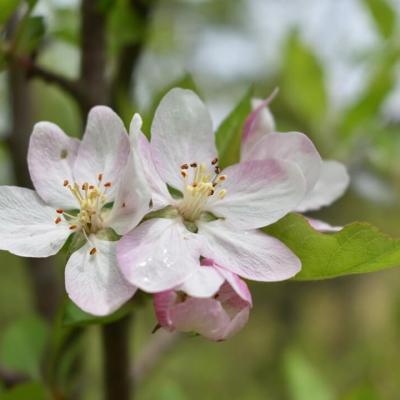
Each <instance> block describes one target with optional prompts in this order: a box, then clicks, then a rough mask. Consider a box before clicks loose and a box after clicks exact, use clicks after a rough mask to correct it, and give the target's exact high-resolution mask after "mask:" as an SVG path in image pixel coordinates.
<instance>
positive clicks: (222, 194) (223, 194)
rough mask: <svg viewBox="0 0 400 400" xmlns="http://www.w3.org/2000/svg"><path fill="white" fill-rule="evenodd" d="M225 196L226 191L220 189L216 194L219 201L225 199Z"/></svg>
mask: <svg viewBox="0 0 400 400" xmlns="http://www.w3.org/2000/svg"><path fill="white" fill-rule="evenodd" d="M225 195H226V190H225V189H222V190H221V191H220V192H219V193H218V196H219V198H220V199H223V198H224V197H225Z"/></svg>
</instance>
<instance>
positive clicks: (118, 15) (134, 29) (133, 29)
mask: <svg viewBox="0 0 400 400" xmlns="http://www.w3.org/2000/svg"><path fill="white" fill-rule="evenodd" d="M114 3H115V4H114V5H113V7H112V9H111V10H110V12H109V19H108V30H109V32H110V38H111V39H112V42H111V46H112V49H113V50H114V51H115V50H118V49H120V48H121V47H123V46H126V45H127V44H131V43H135V42H137V41H139V40H142V39H143V35H144V32H145V29H144V28H145V27H144V22H143V21H142V20H141V19H140V18H139V17H138V16H137V14H136V13H135V11H134V8H133V7H132V5H131V2H130V1H129V0H118V1H116V2H114Z"/></svg>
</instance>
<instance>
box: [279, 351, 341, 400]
mask: <svg viewBox="0 0 400 400" xmlns="http://www.w3.org/2000/svg"><path fill="white" fill-rule="evenodd" d="M284 371H285V376H286V379H287V383H288V390H289V393H290V399H291V400H333V399H334V398H335V396H334V395H333V393H332V389H330V388H329V387H328V386H327V384H326V383H325V381H324V380H323V379H322V377H321V376H320V375H319V373H318V371H317V370H316V369H314V368H313V366H312V365H311V364H310V363H309V362H308V361H307V360H306V359H305V358H304V356H303V355H302V354H301V353H299V352H296V351H294V350H290V351H288V352H286V354H285V357H284Z"/></svg>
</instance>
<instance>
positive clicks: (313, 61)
mask: <svg viewBox="0 0 400 400" xmlns="http://www.w3.org/2000/svg"><path fill="white" fill-rule="evenodd" d="M281 93H282V97H283V98H284V100H285V101H286V103H287V104H288V105H289V106H290V108H291V109H292V110H293V112H294V113H295V114H296V115H297V116H298V118H301V119H302V120H303V121H305V122H306V123H307V124H310V123H316V128H318V127H319V126H320V125H321V124H322V123H323V121H324V119H325V116H326V112H327V107H328V97H327V93H326V88H325V81H324V71H323V68H322V65H321V63H320V61H319V60H318V59H317V57H316V56H315V54H314V53H313V52H312V50H311V49H310V48H309V47H307V46H306V45H305V44H304V43H303V42H302V41H301V40H300V37H299V35H298V33H297V32H296V31H295V32H293V33H292V34H291V35H290V36H289V38H288V40H287V43H286V46H285V48H284V55H283V60H282V87H281Z"/></svg>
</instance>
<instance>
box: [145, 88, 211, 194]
mask: <svg viewBox="0 0 400 400" xmlns="http://www.w3.org/2000/svg"><path fill="white" fill-rule="evenodd" d="M151 133H152V137H151V146H152V154H153V157H154V162H155V165H156V167H157V169H158V172H159V174H160V175H161V177H162V178H163V180H164V182H167V183H168V184H169V185H171V186H172V187H174V188H176V189H179V190H182V188H183V180H182V177H181V175H180V166H181V165H182V164H185V163H189V164H190V163H192V162H197V163H203V162H206V163H209V162H211V161H212V160H213V159H214V158H215V156H216V154H217V151H216V148H215V137H214V133H213V130H212V122H211V117H210V114H209V113H208V111H207V109H206V107H205V105H204V104H203V102H202V101H201V100H200V98H199V97H198V96H197V95H196V94H195V93H194V92H192V91H190V90H184V89H178V88H176V89H172V90H171V91H169V92H168V93H167V94H166V95H165V96H164V98H163V99H162V100H161V103H160V105H159V106H158V108H157V110H156V113H155V116H154V120H153V125H152V127H151Z"/></svg>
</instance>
